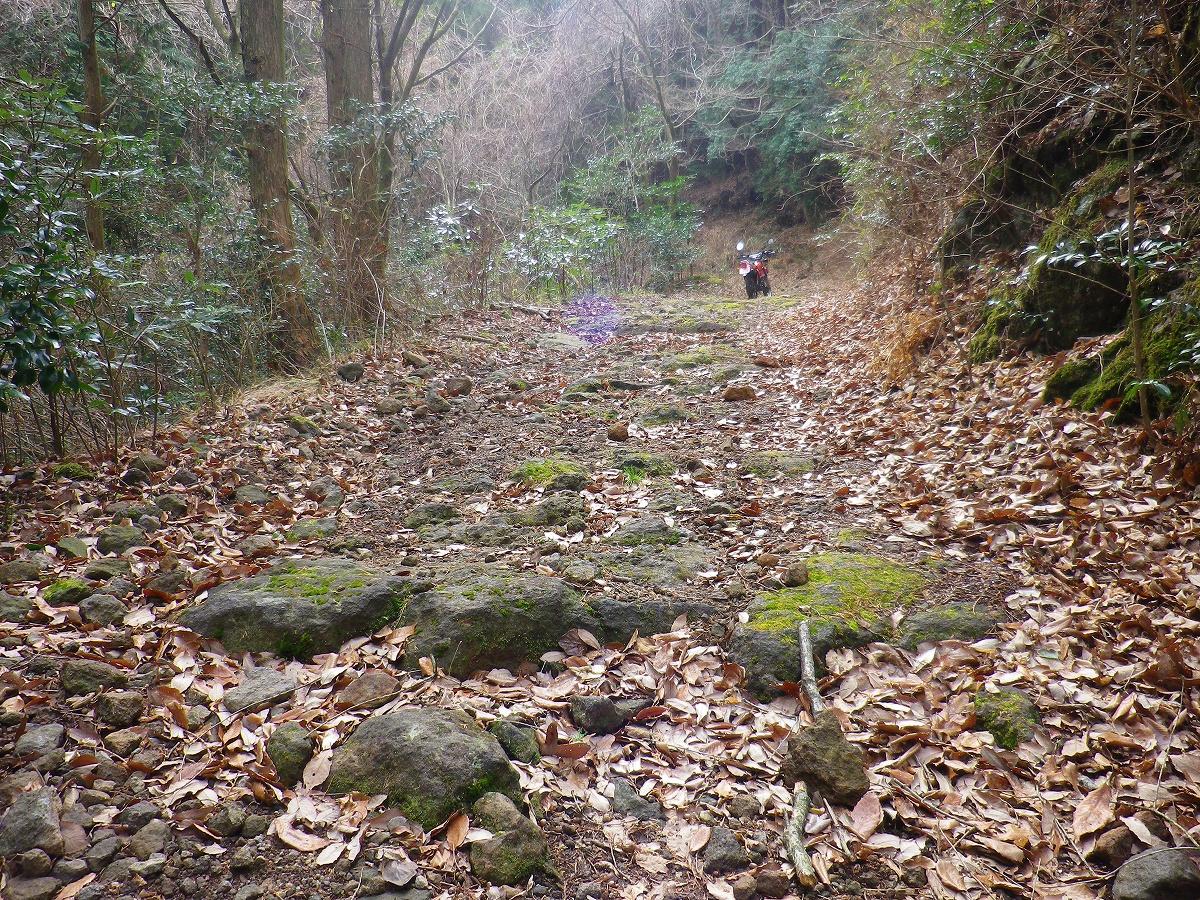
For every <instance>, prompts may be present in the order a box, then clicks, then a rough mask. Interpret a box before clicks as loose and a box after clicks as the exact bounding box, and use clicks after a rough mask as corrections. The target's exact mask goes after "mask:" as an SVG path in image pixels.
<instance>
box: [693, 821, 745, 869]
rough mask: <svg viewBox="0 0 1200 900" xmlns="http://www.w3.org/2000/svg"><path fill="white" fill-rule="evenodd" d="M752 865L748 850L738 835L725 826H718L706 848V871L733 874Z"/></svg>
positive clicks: (710, 836)
mask: <svg viewBox="0 0 1200 900" xmlns="http://www.w3.org/2000/svg"><path fill="white" fill-rule="evenodd" d="M749 864H750V856H749V854H747V853H746V848H745V847H743V846H742V842H741V841H739V840H738V837H737V835H736V834H734V833H733V831H732V830H731V829H729V828H726V827H725V826H724V825H718V826H717V827H716V828H714V829H713V830H712V833H711V834H710V835H709V838H708V843H707V844H706V845H705V846H704V871H705V872H711V873H714V874H719V873H721V872H732V871H734V870H735V869H741V868H743V867H745V866H747V865H749Z"/></svg>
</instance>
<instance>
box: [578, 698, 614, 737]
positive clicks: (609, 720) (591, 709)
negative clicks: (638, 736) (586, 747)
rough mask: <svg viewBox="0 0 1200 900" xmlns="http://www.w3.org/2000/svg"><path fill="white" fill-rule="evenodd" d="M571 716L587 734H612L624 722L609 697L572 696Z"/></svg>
mask: <svg viewBox="0 0 1200 900" xmlns="http://www.w3.org/2000/svg"><path fill="white" fill-rule="evenodd" d="M571 718H572V719H573V720H574V722H575V724H576V725H578V726H579V727H580V728H582V729H583V730H584V731H586V732H587V733H588V734H612V733H613V732H615V731H617V730H619V729H620V728H621V726H623V725H624V724H625V717H624V716H623V715H621V711H620V710H619V709H617V705H616V704H615V703H613V701H612V699H611V698H610V697H572V698H571Z"/></svg>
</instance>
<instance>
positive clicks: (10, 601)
mask: <svg viewBox="0 0 1200 900" xmlns="http://www.w3.org/2000/svg"><path fill="white" fill-rule="evenodd" d="M31 609H33V602H32V601H30V600H28V599H26V598H25V597H14V596H13V595H12V594H10V593H8V592H7V591H0V622H24V621H25V619H26V617H27V616H28V615H29V611H30V610H31Z"/></svg>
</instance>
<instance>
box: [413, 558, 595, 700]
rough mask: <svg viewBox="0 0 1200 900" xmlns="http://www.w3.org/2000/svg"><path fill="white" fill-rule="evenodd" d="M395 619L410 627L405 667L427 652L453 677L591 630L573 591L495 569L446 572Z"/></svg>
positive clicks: (527, 656)
mask: <svg viewBox="0 0 1200 900" xmlns="http://www.w3.org/2000/svg"><path fill="white" fill-rule="evenodd" d="M400 621H401V622H403V623H404V624H406V625H412V626H414V627H415V628H416V634H415V635H413V638H412V640H411V641H410V642H409V644H408V648H407V655H406V657H405V661H406V664H407V665H409V666H412V667H413V668H415V667H416V666H417V664H418V662H419V660H420V658H421V657H423V656H428V657H431V658H433V659H434V660H436V662H437V664H438V665H439V666H441V667H442V668H443V669H445V670H446V671H448V672H450V673H451V674H452V675H456V676H466V675H469V674H471V673H472V672H476V671H479V670H485V671H486V670H488V669H494V668H507V669H515V668H516V667H517V666H518V665H520V664H521V663H523V662H536V661H537V660H538V658H539V657H540V656H541V655H542V654H543V653H545V652H546V651H548V650H553V649H555V648H556V647H557V646H558V641H559V638H561V637H562V636H563V634H565V633H566V632H567V631H570V630H571V629H572V628H586V629H588V630H589V631H594V629H595V628H596V621H595V619H594V617H593V616H592V614H591V612H590V611H589V610H588V608H587V607H586V606H585V605H584V603H583V601H582V600H581V599H580V597H579V594H578V593H577V592H576V591H575V590H573V589H572V588H570V587H568V586H567V585H566V584H564V583H563V582H562V581H560V580H559V579H557V578H549V577H546V576H543V575H525V574H523V573H517V572H511V571H508V570H505V569H501V568H499V567H493V568H488V569H464V570H459V571H457V572H452V573H447V575H446V576H444V577H443V578H442V579H441V583H440V584H438V586H437V587H436V588H434V589H433V590H430V591H427V592H425V593H422V594H419V595H417V596H414V597H413V598H412V600H410V601H409V603H408V606H407V608H406V609H405V611H404V615H403V616H402V617H401V619H400Z"/></svg>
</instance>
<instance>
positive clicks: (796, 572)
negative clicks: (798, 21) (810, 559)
mask: <svg viewBox="0 0 1200 900" xmlns="http://www.w3.org/2000/svg"><path fill="white" fill-rule="evenodd" d="M780 581H782V582H783V586H784V587H803V586H804V585H806V584H808V566H806V565H805V564H804V563H802V562H801V563H792V564H791V565H790V566H788V567H787V568H786V569H784V572H783V577H782V578H780Z"/></svg>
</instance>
